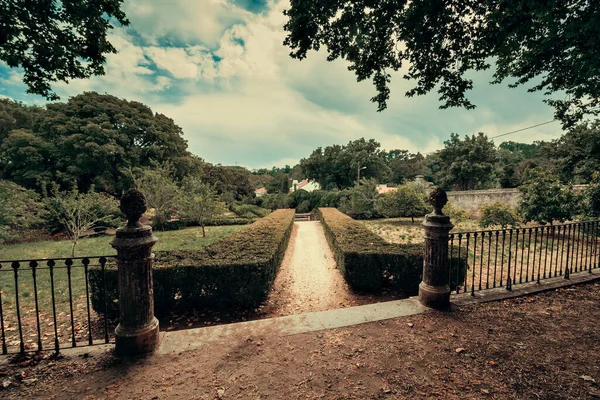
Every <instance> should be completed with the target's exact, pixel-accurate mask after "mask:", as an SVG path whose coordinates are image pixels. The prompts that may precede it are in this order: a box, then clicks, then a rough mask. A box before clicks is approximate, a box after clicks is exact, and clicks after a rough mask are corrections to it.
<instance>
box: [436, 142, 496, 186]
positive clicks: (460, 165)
mask: <svg viewBox="0 0 600 400" xmlns="http://www.w3.org/2000/svg"><path fill="white" fill-rule="evenodd" d="M444 145H445V147H444V148H443V149H442V150H439V151H438V152H437V153H435V154H434V155H433V156H431V157H430V159H429V168H431V171H432V172H433V174H434V177H435V182H436V183H437V184H439V185H440V186H442V187H444V188H446V189H458V190H472V189H486V188H488V187H490V186H492V185H493V184H494V183H495V179H494V178H495V176H494V170H495V163H496V162H497V161H498V155H497V153H496V147H495V146H494V142H493V141H491V140H489V139H488V138H487V136H486V135H485V134H483V133H481V132H480V133H479V134H478V135H477V136H475V135H472V136H471V137H469V136H465V139H464V140H460V138H459V137H458V135H457V134H454V133H453V134H452V135H451V138H450V140H447V141H445V142H444Z"/></svg>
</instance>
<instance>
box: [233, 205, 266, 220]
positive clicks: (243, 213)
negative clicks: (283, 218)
mask: <svg viewBox="0 0 600 400" xmlns="http://www.w3.org/2000/svg"><path fill="white" fill-rule="evenodd" d="M231 211H233V212H234V213H236V214H237V215H238V216H240V217H243V218H255V217H265V216H267V215H268V214H269V210H267V209H265V208H262V207H258V206H255V205H254V204H240V205H232V206H231Z"/></svg>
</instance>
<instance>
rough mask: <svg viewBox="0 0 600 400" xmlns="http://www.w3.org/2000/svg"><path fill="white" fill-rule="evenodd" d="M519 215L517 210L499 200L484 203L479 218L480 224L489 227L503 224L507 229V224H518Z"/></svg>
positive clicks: (503, 227)
mask: <svg viewBox="0 0 600 400" xmlns="http://www.w3.org/2000/svg"><path fill="white" fill-rule="evenodd" d="M518 220H519V217H518V216H517V212H516V210H515V209H514V208H513V207H511V206H509V205H507V204H503V203H501V202H499V201H495V202H493V203H488V204H484V205H483V206H482V207H481V218H480V219H479V226H480V227H482V228H487V227H489V226H498V225H499V226H501V227H502V229H505V228H506V227H507V226H509V225H510V226H516V225H517V222H518Z"/></svg>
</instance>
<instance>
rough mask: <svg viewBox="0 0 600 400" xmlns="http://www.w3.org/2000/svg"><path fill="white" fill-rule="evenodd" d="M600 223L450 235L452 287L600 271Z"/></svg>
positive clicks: (464, 289)
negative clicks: (460, 262) (457, 261)
mask: <svg viewBox="0 0 600 400" xmlns="http://www.w3.org/2000/svg"><path fill="white" fill-rule="evenodd" d="M599 236H600V221H589V222H574V223H567V224H561V225H546V226H536V227H523V228H515V229H499V230H483V231H473V232H458V233H453V234H450V237H449V242H450V243H449V247H450V260H452V259H453V257H457V258H456V259H458V260H460V259H461V256H462V257H463V258H465V256H466V260H467V263H466V265H464V266H463V265H462V264H461V265H453V264H452V261H450V262H451V265H450V275H451V276H450V285H451V287H452V288H453V290H454V291H455V292H456V293H461V292H470V293H471V294H472V295H474V294H475V291H478V290H484V289H491V288H496V287H505V288H506V289H508V290H512V286H513V285H515V284H521V283H527V282H532V281H534V282H538V283H539V282H540V280H543V279H548V278H553V277H557V276H564V277H565V278H567V279H568V278H569V274H571V273H573V272H583V271H589V272H590V273H591V272H592V270H593V269H596V268H599V264H600V262H599V250H600V249H599V247H600V246H599Z"/></svg>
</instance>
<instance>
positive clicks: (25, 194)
mask: <svg viewBox="0 0 600 400" xmlns="http://www.w3.org/2000/svg"><path fill="white" fill-rule="evenodd" d="M43 217H44V209H43V204H42V203H41V202H40V201H39V196H38V194H37V193H35V192H34V191H33V190H27V189H25V188H24V187H21V186H19V185H17V184H16V183H13V182H9V181H6V180H1V179H0V239H6V238H7V237H8V236H9V235H10V233H11V232H16V231H23V230H27V229H30V228H32V227H33V226H35V225H38V224H41V223H42V222H43Z"/></svg>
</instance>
